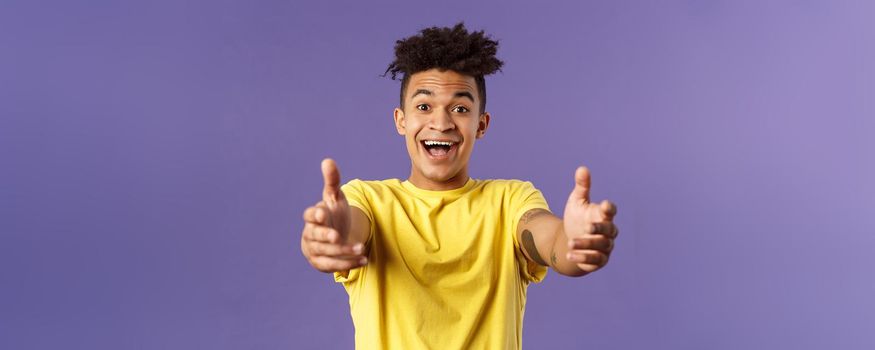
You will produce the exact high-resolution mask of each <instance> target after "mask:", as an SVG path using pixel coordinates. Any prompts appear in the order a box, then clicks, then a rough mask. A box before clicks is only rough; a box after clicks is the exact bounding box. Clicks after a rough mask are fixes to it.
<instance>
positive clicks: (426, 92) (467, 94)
mask: <svg viewBox="0 0 875 350" xmlns="http://www.w3.org/2000/svg"><path fill="white" fill-rule="evenodd" d="M417 95H429V96H431V95H434V93H433V92H431V90H426V89H417V90H416V92H414V93H413V96H410V98H411V99H413V98H414V97H416V96H417ZM456 97H467V98H468V99H469V100H471V103H474V95H472V94H471V93H470V92H468V91H457V92H456V93H455V94H453V98H456Z"/></svg>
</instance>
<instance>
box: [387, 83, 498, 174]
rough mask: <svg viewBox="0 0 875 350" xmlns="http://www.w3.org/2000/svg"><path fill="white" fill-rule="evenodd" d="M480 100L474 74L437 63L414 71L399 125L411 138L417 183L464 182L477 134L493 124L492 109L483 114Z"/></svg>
mask: <svg viewBox="0 0 875 350" xmlns="http://www.w3.org/2000/svg"><path fill="white" fill-rule="evenodd" d="M479 106H480V96H478V93H477V85H476V82H475V81H474V77H472V76H469V75H463V74H459V73H457V72H454V71H452V70H446V71H440V70H437V69H431V70H427V71H422V72H418V73H415V74H413V75H411V76H410V80H409V82H408V84H407V89H406V91H405V92H404V110H401V109H398V108H396V109H395V126H396V128H397V129H398V133H399V134H401V135H404V138H405V140H406V144H407V153H408V154H409V155H410V161H411V163H412V170H411V175H410V180H411V181H412V182H414V184H417V183H416V182H420V183H419V184H417V185H420V186H422V185H426V186H427V187H432V189H444V188H442V186H441V185H448V184H449V185H452V184H459V183H461V184H464V182H465V181H466V180H467V179H468V159H469V158H470V157H471V151H473V149H474V140H476V139H478V138H480V137H483V134H484V133H485V132H486V128H487V127H488V126H489V114H488V113H482V114H481V113H480V110H479V109H480V108H479Z"/></svg>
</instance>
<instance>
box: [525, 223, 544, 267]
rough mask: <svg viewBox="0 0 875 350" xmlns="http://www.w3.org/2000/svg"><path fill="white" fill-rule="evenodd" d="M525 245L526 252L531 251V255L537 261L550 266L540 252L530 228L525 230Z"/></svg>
mask: <svg viewBox="0 0 875 350" xmlns="http://www.w3.org/2000/svg"><path fill="white" fill-rule="evenodd" d="M522 239H523V247H524V248H526V252H528V253H529V257H530V258H532V260H534V261H535V262H536V263H538V264H541V265H543V266H549V265H548V264H547V262H546V261H544V258H542V257H541V254H538V248H536V247H535V239H534V238H533V237H532V232H531V231H529V230H523V235H522Z"/></svg>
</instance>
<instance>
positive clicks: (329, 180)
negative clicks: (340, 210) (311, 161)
mask: <svg viewBox="0 0 875 350" xmlns="http://www.w3.org/2000/svg"><path fill="white" fill-rule="evenodd" d="M322 180H323V181H324V182H325V186H324V187H323V189H322V200H323V201H325V202H326V203H328V204H329V206H330V205H333V204H334V203H335V202H337V200H338V199H340V196H342V195H343V193H342V192H341V191H340V171H339V170H338V169H337V163H335V162H334V160H333V159H331V158H325V159H323V160H322Z"/></svg>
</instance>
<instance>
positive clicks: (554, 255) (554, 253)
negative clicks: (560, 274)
mask: <svg viewBox="0 0 875 350" xmlns="http://www.w3.org/2000/svg"><path fill="white" fill-rule="evenodd" d="M557 260H558V259H556V249H553V250H552V252H551V253H550V261H551V262H553V267H554V268H555V267H556V262H557Z"/></svg>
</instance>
